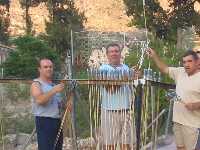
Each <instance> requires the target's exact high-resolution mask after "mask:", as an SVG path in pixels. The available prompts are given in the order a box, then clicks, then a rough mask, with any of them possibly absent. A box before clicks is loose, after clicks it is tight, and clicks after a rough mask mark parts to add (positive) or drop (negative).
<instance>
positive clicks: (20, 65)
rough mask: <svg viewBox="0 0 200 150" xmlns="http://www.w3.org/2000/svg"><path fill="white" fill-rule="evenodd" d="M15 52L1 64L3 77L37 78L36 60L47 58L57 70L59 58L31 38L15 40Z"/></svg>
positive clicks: (51, 50) (45, 45)
mask: <svg viewBox="0 0 200 150" xmlns="http://www.w3.org/2000/svg"><path fill="white" fill-rule="evenodd" d="M13 42H14V44H15V45H16V50H15V51H12V52H11V53H10V55H9V57H8V58H7V59H6V61H5V62H4V63H3V66H2V67H3V68H4V69H5V76H12V77H22V78H34V77H36V76H37V67H38V60H39V59H40V58H49V59H51V60H52V61H53V62H54V63H55V69H56V71H58V70H59V64H60V61H59V57H58V55H57V53H56V52H55V51H54V50H53V49H51V48H50V47H48V46H47V44H46V43H45V42H44V41H42V40H40V39H38V38H35V37H32V36H23V37H19V38H17V39H15V40H14V41H13Z"/></svg>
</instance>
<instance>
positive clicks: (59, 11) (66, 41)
mask: <svg viewBox="0 0 200 150" xmlns="http://www.w3.org/2000/svg"><path fill="white" fill-rule="evenodd" d="M48 8H49V11H50V12H51V16H50V21H49V22H47V23H46V33H47V36H46V40H47V41H48V42H49V44H50V45H51V47H53V48H55V49H56V50H57V52H58V53H59V54H60V56H61V57H62V58H65V57H66V55H67V51H68V50H70V48H71V47H70V32H71V30H73V31H79V30H82V29H83V22H84V21H85V17H84V14H83V13H80V12H79V10H78V9H77V8H76V7H75V5H74V2H73V1H71V0H55V1H51V2H48Z"/></svg>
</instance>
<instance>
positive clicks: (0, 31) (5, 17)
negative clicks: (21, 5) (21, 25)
mask: <svg viewBox="0 0 200 150" xmlns="http://www.w3.org/2000/svg"><path fill="white" fill-rule="evenodd" d="M0 6H3V7H0V42H1V43H3V44H7V43H8V37H9V32H8V27H9V24H10V19H9V12H8V11H9V9H8V8H9V7H8V6H9V1H7V0H0ZM4 6H5V7H6V10H5V8H4ZM7 7H8V8H7Z"/></svg>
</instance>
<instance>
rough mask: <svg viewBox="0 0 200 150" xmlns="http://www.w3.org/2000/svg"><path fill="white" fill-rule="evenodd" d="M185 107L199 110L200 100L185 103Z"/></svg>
mask: <svg viewBox="0 0 200 150" xmlns="http://www.w3.org/2000/svg"><path fill="white" fill-rule="evenodd" d="M185 107H186V108H187V109H188V110H190V111H194V110H200V102H192V103H185Z"/></svg>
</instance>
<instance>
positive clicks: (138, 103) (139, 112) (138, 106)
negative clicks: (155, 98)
mask: <svg viewBox="0 0 200 150" xmlns="http://www.w3.org/2000/svg"><path fill="white" fill-rule="evenodd" d="M137 90H138V96H137V101H136V109H135V110H136V111H137V112H136V114H137V117H136V123H137V124H136V138H137V141H136V150H140V143H141V117H142V99H143V86H142V85H138V87H137Z"/></svg>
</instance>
